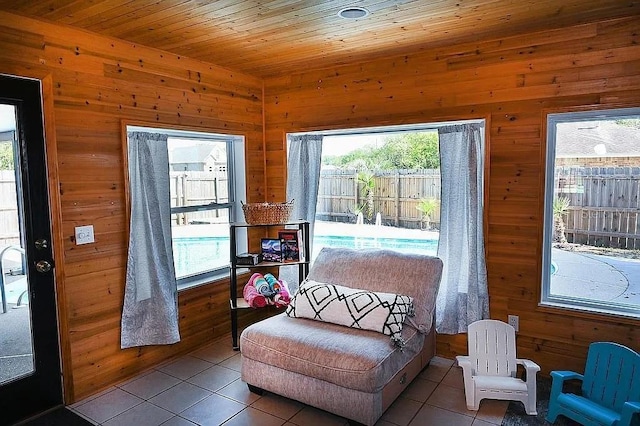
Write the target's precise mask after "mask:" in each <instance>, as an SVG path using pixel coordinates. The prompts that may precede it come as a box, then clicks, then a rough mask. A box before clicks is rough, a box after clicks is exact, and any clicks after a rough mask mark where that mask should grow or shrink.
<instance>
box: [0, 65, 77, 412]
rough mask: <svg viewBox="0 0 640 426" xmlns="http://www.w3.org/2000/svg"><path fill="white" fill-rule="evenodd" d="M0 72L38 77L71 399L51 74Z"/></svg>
mask: <svg viewBox="0 0 640 426" xmlns="http://www.w3.org/2000/svg"><path fill="white" fill-rule="evenodd" d="M0 73H2V74H7V75H10V76H15V77H25V78H32V79H36V80H39V81H40V83H41V88H42V118H43V126H44V128H43V130H44V142H45V153H46V163H47V192H48V197H49V210H50V215H51V217H50V221H51V239H52V241H51V245H52V254H53V261H54V265H55V268H54V272H55V274H54V279H55V287H56V289H55V291H56V310H57V312H58V336H59V345H60V362H61V366H60V371H61V372H62V388H63V395H62V397H63V401H64V403H65V404H69V403H71V402H74V399H75V395H74V388H73V369H72V359H71V343H70V338H69V337H70V335H69V320H68V318H69V315H68V310H67V301H66V292H65V272H64V242H63V241H64V233H63V228H62V205H61V200H60V191H59V188H60V177H59V174H58V146H57V141H56V127H55V114H54V112H55V106H54V91H53V76H52V75H51V73H50V72H49V71H48V70H46V69H37V68H31V67H29V68H27V67H22V66H16V65H12V64H0Z"/></svg>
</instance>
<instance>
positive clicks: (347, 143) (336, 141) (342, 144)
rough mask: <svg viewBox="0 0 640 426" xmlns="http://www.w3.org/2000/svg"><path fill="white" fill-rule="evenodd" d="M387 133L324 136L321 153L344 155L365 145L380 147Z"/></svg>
mask: <svg viewBox="0 0 640 426" xmlns="http://www.w3.org/2000/svg"><path fill="white" fill-rule="evenodd" d="M387 136H388V135H386V136H385V135H340V136H325V137H324V139H323V140H322V155H344V154H347V153H349V152H351V151H353V150H356V149H358V148H362V147H365V146H373V147H380V146H382V145H383V144H384V139H385V138H386V137H387Z"/></svg>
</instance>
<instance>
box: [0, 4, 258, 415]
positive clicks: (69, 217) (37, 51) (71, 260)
mask: <svg viewBox="0 0 640 426" xmlns="http://www.w3.org/2000/svg"><path fill="white" fill-rule="evenodd" d="M0 72H3V73H7V74H14V75H28V76H37V77H44V76H50V77H48V78H50V79H51V80H52V85H53V90H52V92H53V102H52V103H51V102H50V103H48V104H46V105H45V108H49V110H47V111H46V113H47V114H48V115H50V116H51V117H55V119H54V123H51V122H49V123H47V124H48V127H49V128H52V129H54V133H55V135H52V137H51V138H50V140H48V141H47V142H48V144H49V150H53V151H54V152H52V153H50V157H51V158H56V157H57V162H56V163H54V164H53V165H52V166H53V167H52V168H55V167H57V172H58V177H57V181H55V180H52V181H51V187H52V190H53V191H55V190H59V193H58V194H54V195H55V196H52V197H51V199H52V203H53V205H52V210H53V216H54V232H57V237H56V238H55V239H54V245H56V246H57V247H58V248H60V250H58V251H57V253H59V254H60V255H59V256H57V258H56V264H57V274H56V276H57V278H58V279H57V284H56V285H57V288H58V298H59V303H60V306H59V311H60V312H59V313H60V322H61V330H62V336H61V341H62V348H63V362H64V371H65V394H66V402H67V403H72V402H74V401H77V400H78V399H82V398H83V397H85V396H88V395H90V394H92V393H95V392H97V391H99V390H102V389H104V388H106V387H108V386H110V385H112V384H114V383H116V382H118V381H121V380H123V379H125V378H127V377H129V376H131V375H134V374H136V373H138V372H140V371H141V370H144V369H146V368H149V367H150V366H152V365H153V364H156V363H158V362H159V361H162V360H164V359H167V358H169V357H171V356H173V355H176V354H179V353H182V352H185V351H188V350H190V349H193V348H194V347H196V346H199V345H202V344H203V343H206V342H208V341H211V339H213V338H215V337H217V336H221V335H223V334H225V333H228V332H229V330H230V321H229V314H228V311H229V308H228V306H229V304H228V282H221V283H218V284H216V285H213V286H205V287H199V288H196V289H193V290H190V291H185V292H182V293H180V296H179V303H180V331H181V335H182V342H181V343H179V344H176V345H172V346H164V347H145V348H141V349H128V350H124V351H122V350H120V313H121V309H122V299H123V287H124V277H125V264H126V252H127V240H126V238H127V231H128V225H127V223H126V219H125V218H126V211H125V207H126V206H125V190H126V188H125V187H124V169H125V167H126V165H125V164H123V159H122V158H123V156H122V146H123V144H122V140H121V126H122V120H129V121H135V122H137V123H147V124H150V125H158V126H160V125H165V126H177V127H181V128H189V129H193V130H204V131H211V132H221V133H230V134H237V135H244V137H245V138H246V139H245V140H246V146H247V160H248V163H249V164H250V166H249V167H247V176H246V178H247V182H248V187H247V198H248V201H250V202H253V201H263V200H264V189H265V188H264V155H263V123H262V120H263V113H262V81H261V80H260V79H258V78H254V77H251V76H247V75H243V74H241V73H236V72H232V71H229V70H226V69H223V68H220V67H217V66H215V65H211V64H205V63H203V62H199V61H195V60H191V59H187V58H184V57H179V56H176V55H174V54H169V53H166V52H161V51H158V50H154V49H149V48H146V47H142V46H138V45H134V44H131V43H127V42H124V41H119V40H115V39H109V38H105V37H101V36H97V35H94V34H91V33H88V32H84V31H78V30H74V29H70V28H67V27H63V26H58V25H51V24H47V23H43V22H38V21H34V20H30V19H26V18H23V17H19V16H15V15H12V14H8V13H0ZM50 105H53V110H54V111H51V110H50V109H51V106H50ZM49 121H50V120H49ZM53 136H55V138H54V137H53ZM54 139H57V149H56V147H55V145H54V144H53V142H54ZM50 175H52V176H54V178H55V170H53V171H50ZM56 217H59V218H61V219H60V220H56ZM87 224H93V225H94V227H95V235H96V243H95V244H88V245H83V246H76V245H75V244H74V241H73V235H74V227H75V226H78V225H87ZM54 235H56V234H55V233H54ZM229 345H231V341H229Z"/></svg>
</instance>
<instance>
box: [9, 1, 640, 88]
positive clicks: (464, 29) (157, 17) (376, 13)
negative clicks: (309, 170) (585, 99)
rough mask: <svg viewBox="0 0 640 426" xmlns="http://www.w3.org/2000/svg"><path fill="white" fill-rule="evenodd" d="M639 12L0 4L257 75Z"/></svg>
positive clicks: (463, 5)
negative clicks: (347, 15) (362, 12)
mask: <svg viewBox="0 0 640 426" xmlns="http://www.w3.org/2000/svg"><path fill="white" fill-rule="evenodd" d="M347 6H360V7H365V8H366V9H368V10H369V12H370V15H369V16H368V17H366V18H364V19H357V20H345V19H343V18H340V17H339V16H338V15H337V14H338V12H339V11H340V10H341V9H342V8H344V7H347ZM639 9H640V5H639V3H638V1H637V0H352V1H344V0H334V1H320V0H306V1H296V0H47V1H43V0H20V1H16V0H0V10H5V11H7V12H13V13H17V14H21V15H25V16H29V17H33V18H37V19H44V20H48V21H52V22H57V23H61V24H67V25H71V26H75V27H79V28H84V29H86V30H89V31H92V32H95V33H99V34H103V35H108V36H113V37H117V38H120V39H124V40H128V41H131V42H135V43H137V44H143V45H146V46H150V47H155V48H158V49H162V50H165V51H169V52H173V53H175V54H178V55H183V56H189V57H191V58H195V59H200V60H203V61H207V62H210V63H214V64H217V65H221V66H224V67H227V68H229V69H235V70H239V71H244V72H246V73H249V74H252V75H255V76H258V77H267V76H274V75H281V74H290V73H291V72H293V71H294V70H295V69H309V68H324V67H330V66H334V65H339V64H345V63H353V62H359V61H368V60H372V59H376V58H380V57H385V56H390V55H396V54H405V53H413V52H416V51H419V50H421V49H427V48H434V47H440V46H444V45H450V44H454V43H466V42H475V41H478V40H482V39H484V40H486V39H488V38H496V39H497V38H503V37H508V36H513V35H517V34H521V33H524V32H532V31H540V30H547V29H552V28H558V27H563V26H568V25H575V24H580V23H588V22H592V21H594V20H597V19H603V18H604V19H606V18H617V17H622V16H629V15H634V14H640V10H639ZM0 25H1V23H0Z"/></svg>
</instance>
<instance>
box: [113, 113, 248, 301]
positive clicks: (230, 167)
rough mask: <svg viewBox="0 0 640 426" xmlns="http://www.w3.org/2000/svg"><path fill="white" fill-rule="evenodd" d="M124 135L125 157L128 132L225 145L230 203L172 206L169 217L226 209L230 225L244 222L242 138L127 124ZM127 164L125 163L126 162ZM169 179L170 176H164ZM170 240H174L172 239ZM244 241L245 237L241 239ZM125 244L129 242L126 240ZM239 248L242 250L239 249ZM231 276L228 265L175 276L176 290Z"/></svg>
mask: <svg viewBox="0 0 640 426" xmlns="http://www.w3.org/2000/svg"><path fill="white" fill-rule="evenodd" d="M123 132H124V148H123V152H124V155H125V160H127V159H126V155H127V152H128V149H127V145H128V143H127V139H128V137H127V134H128V133H129V132H149V133H162V134H166V135H167V137H168V138H169V139H170V138H174V139H183V140H200V141H215V142H225V143H226V149H227V165H226V169H227V170H226V172H227V179H228V181H227V191H228V194H229V201H228V202H227V203H215V202H213V203H209V204H200V205H194V206H180V207H171V212H170V215H173V214H176V213H190V212H197V211H215V210H225V209H226V210H228V212H229V216H228V217H229V223H233V222H236V221H241V220H243V219H242V217H243V214H242V208H241V205H240V200H242V199H246V179H245V171H246V163H245V152H244V146H245V137H244V136H242V135H234V134H223V133H216V132H211V131H207V130H205V129H199V130H184V129H175V128H171V127H165V128H162V127H157V126H145V125H143V124H140V125H138V124H128V123H125V124H124V125H123ZM126 164H128V160H127V162H126ZM124 169H125V173H126V175H127V176H126V182H125V183H126V194H127V196H126V202H127V215H128V214H129V212H130V195H129V194H130V190H131V189H130V186H129V177H128V167H127V166H125V167H124ZM167 178H169V176H167ZM127 222H129V217H128V216H127ZM171 237H172V236H171ZM172 239H173V237H172ZM244 240H246V238H245V239H244ZM244 240H242V239H240V240H239V243H238V244H239V245H240V246H243V247H244V248H245V249H246V241H244ZM127 241H128V239H127ZM240 248H242V247H240ZM229 275H230V263H229V264H226V265H225V266H221V267H218V268H215V269H212V270H208V271H203V272H199V273H195V274H192V275H188V276H185V277H181V278H178V277H176V283H177V287H178V291H179V292H180V291H182V290H185V289H188V288H192V287H195V286H199V285H203V284H208V283H212V282H214V281H218V280H220V279H223V278H226V277H228V276H229Z"/></svg>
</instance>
